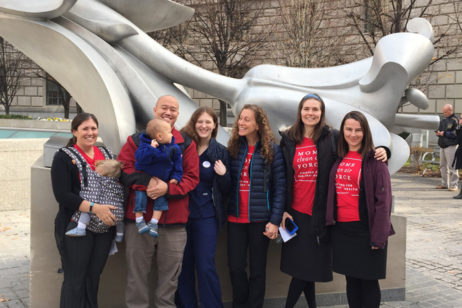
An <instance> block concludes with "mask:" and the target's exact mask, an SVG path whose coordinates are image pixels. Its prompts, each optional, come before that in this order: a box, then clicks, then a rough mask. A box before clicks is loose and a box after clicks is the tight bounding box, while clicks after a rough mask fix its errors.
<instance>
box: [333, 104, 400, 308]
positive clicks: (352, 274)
mask: <svg viewBox="0 0 462 308" xmlns="http://www.w3.org/2000/svg"><path fill="white" fill-rule="evenodd" d="M337 153H338V156H339V158H338V159H337V161H336V162H335V164H334V166H333V167H332V170H331V172H330V178H329V192H328V198H327V213H326V224H327V225H334V223H335V225H334V227H333V230H332V245H333V269H334V271H335V272H337V273H339V274H343V275H345V277H346V283H347V290H346V291H347V298H348V305H349V307H351V308H353V307H355V308H356V307H357V308H361V307H368V308H374V307H377V308H378V307H379V306H380V286H379V283H378V279H384V278H385V274H386V262H387V239H388V236H390V235H391V234H393V233H394V231H393V228H392V226H391V223H390V212H391V182H390V174H389V172H388V168H387V166H386V164H385V163H383V162H381V161H377V160H376V159H374V145H373V143H372V135H371V132H370V129H369V124H368V123H367V120H366V117H365V116H364V115H363V114H362V113H360V112H358V111H352V112H350V113H348V114H347V115H345V117H344V118H343V121H342V124H341V127H340V136H339V141H338V147H337Z"/></svg>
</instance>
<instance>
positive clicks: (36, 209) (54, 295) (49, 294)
mask: <svg viewBox="0 0 462 308" xmlns="http://www.w3.org/2000/svg"><path fill="white" fill-rule="evenodd" d="M42 161H43V159H42V158H39V159H38V160H37V161H36V162H35V164H34V165H33V166H32V169H31V215H30V216H31V232H30V234H31V239H30V242H31V253H30V256H31V280H30V307H31V308H39V307H58V306H59V294H60V289H61V283H62V277H63V275H62V274H59V273H57V270H58V268H60V266H61V264H60V258H59V255H58V251H57V249H56V244H55V240H54V219H55V215H56V212H57V209H58V204H57V203H56V200H55V198H54V196H53V191H52V188H51V179H50V169H49V168H46V167H44V166H43V162H42ZM392 223H393V227H394V229H395V231H396V234H395V235H394V236H392V237H390V241H389V248H388V264H387V279H385V280H381V281H380V286H381V289H382V301H396V300H404V293H405V272H406V271H405V252H406V218H404V217H401V216H392ZM118 246H119V252H118V253H117V254H116V255H114V256H111V257H109V259H108V263H107V265H106V267H105V270H104V273H103V276H102V279H101V285H100V295H99V304H100V306H101V307H113V308H118V307H120V308H122V307H124V306H125V305H124V292H125V290H124V288H125V279H126V268H125V247H124V245H123V244H122V245H118ZM280 251H281V249H280V246H279V245H277V244H275V243H274V241H272V242H271V244H270V246H269V251H268V266H267V279H266V300H265V307H267V308H270V307H283V306H284V302H285V298H286V296H287V290H288V286H289V282H290V277H289V276H287V275H286V274H283V273H282V272H281V271H280V270H279V262H280ZM226 259H227V257H226V234H225V232H221V233H220V235H219V239H218V247H217V253H216V266H217V269H218V274H219V277H220V282H221V287H222V294H223V301H224V302H225V303H226V304H225V307H231V305H230V304H229V302H230V301H231V298H232V297H231V285H230V280H229V275H228V267H227V260H226ZM153 276H154V271H153ZM152 278H154V277H152ZM153 281H155V279H153ZM316 293H317V301H318V305H320V306H330V305H340V304H345V303H346V295H345V279H344V277H343V276H340V275H334V281H332V282H329V283H318V284H316ZM299 305H300V307H306V302H305V301H304V299H301V300H299Z"/></svg>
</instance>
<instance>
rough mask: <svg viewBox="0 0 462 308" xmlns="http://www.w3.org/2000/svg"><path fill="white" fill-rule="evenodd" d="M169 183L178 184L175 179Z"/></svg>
mask: <svg viewBox="0 0 462 308" xmlns="http://www.w3.org/2000/svg"><path fill="white" fill-rule="evenodd" d="M168 182H169V183H173V184H178V181H177V180H175V179H171V180H170V181H168Z"/></svg>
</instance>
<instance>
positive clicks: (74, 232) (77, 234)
mask: <svg viewBox="0 0 462 308" xmlns="http://www.w3.org/2000/svg"><path fill="white" fill-rule="evenodd" d="M66 235H67V236H72V237H81V236H85V235H87V231H86V230H85V229H79V228H74V229H70V230H69V231H67V232H66Z"/></svg>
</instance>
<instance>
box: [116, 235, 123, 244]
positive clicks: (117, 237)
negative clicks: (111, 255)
mask: <svg viewBox="0 0 462 308" xmlns="http://www.w3.org/2000/svg"><path fill="white" fill-rule="evenodd" d="M123 240H124V235H123V234H117V235H116V236H115V241H116V242H117V243H122V242H123Z"/></svg>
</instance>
